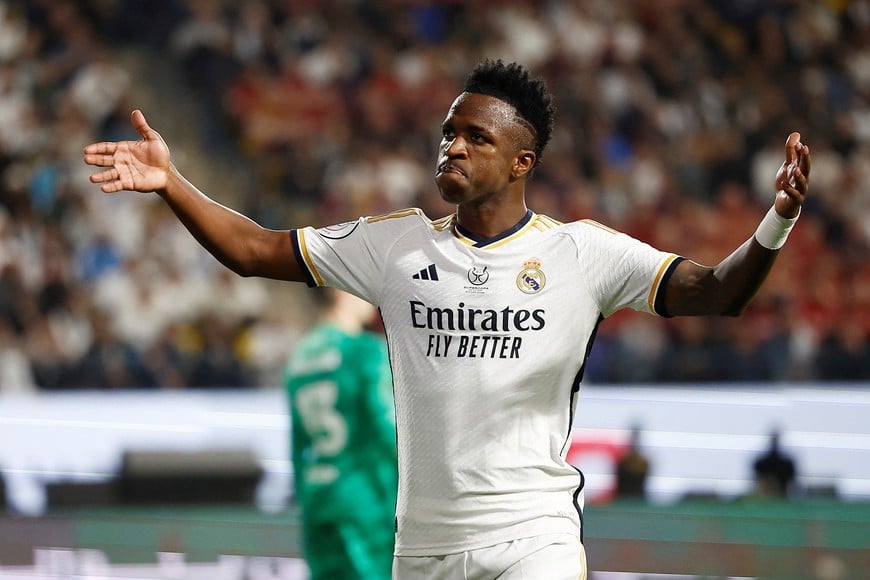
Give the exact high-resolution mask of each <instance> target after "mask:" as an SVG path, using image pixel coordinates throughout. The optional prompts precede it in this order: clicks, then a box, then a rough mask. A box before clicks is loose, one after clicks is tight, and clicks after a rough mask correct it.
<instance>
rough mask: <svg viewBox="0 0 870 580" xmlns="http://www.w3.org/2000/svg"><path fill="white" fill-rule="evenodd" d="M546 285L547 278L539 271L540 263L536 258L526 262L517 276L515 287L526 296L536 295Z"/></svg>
mask: <svg viewBox="0 0 870 580" xmlns="http://www.w3.org/2000/svg"><path fill="white" fill-rule="evenodd" d="M546 283H547V277H546V276H544V272H543V271H542V270H541V261H540V260H538V259H537V258H530V259H528V260H526V261H525V262H524V263H523V269H522V270H520V273H519V275H518V276H517V287H518V288H519V289H520V290H522V291H523V292H525V293H526V294H537V293H538V292H540V291H541V290H542V289H543V288H544V284H546Z"/></svg>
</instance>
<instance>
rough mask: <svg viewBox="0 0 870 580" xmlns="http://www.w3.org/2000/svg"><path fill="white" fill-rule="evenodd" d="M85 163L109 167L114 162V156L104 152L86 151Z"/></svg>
mask: <svg viewBox="0 0 870 580" xmlns="http://www.w3.org/2000/svg"><path fill="white" fill-rule="evenodd" d="M85 163H87V164H88V165H96V166H97V167H111V166H112V165H114V164H115V157H114V156H113V155H106V154H97V153H86V154H85Z"/></svg>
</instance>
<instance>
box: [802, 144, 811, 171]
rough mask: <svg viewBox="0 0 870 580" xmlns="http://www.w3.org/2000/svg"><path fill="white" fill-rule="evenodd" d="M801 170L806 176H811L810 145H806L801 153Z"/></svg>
mask: <svg viewBox="0 0 870 580" xmlns="http://www.w3.org/2000/svg"><path fill="white" fill-rule="evenodd" d="M800 170H801V173H803V174H804V177H805V178H809V176H810V148H809V146H808V145H804V147H803V151H802V153H801V157H800Z"/></svg>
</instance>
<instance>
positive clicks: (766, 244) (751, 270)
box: [665, 133, 810, 316]
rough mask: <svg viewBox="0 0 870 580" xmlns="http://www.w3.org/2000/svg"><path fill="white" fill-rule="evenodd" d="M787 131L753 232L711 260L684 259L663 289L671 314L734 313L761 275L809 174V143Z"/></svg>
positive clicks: (755, 288) (775, 252)
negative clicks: (766, 206) (765, 208)
mask: <svg viewBox="0 0 870 580" xmlns="http://www.w3.org/2000/svg"><path fill="white" fill-rule="evenodd" d="M800 138H801V136H800V134H799V133H792V134H791V135H789V136H788V139H787V140H786V142H785V160H784V161H783V163H782V165H781V166H780V168H779V170H778V171H777V173H776V178H775V180H774V186H775V188H776V198H775V200H774V204H773V207H772V208H771V209H770V211H769V212H768V213H767V215H766V216H765V217H764V219H763V220H762V221H761V224H759V226H758V229H757V230H756V231H755V234H754V235H753V236H752V237H751V238H750V239H748V240H746V242H744V243H743V244H742V245H741V246H740V247H739V248H737V249H736V250H734V251H733V252H732V253H731V254H730V255H729V256H728V257H727V258H725V259H724V260H722V261H721V262H719V264H717V265H716V266H713V267H709V266H702V265H700V264H697V263H695V262H692V261H691V260H684V261H683V262H681V263H680V264H679V266H677V269H676V270H675V271H674V274H673V276H671V279H670V280H669V281H668V285H667V288H666V290H665V306H666V308H667V311H668V313H669V314H671V315H674V316H681V315H682V316H697V315H706V314H718V315H723V316H737V315H739V314H740V313H741V312H743V310H744V309H745V308H746V306H747V305H748V304H749V302H750V301H751V300H752V298H753V296H755V293H756V292H757V291H758V289H759V288H760V287H761V284H762V282H764V280H765V278H766V277H767V274H768V272H770V268H771V267H772V266H773V263H774V262H775V261H776V257H777V256H778V255H779V250H780V248H781V247H782V245H783V244H784V243H785V239H786V237H787V236H788V233H789V231H790V230H791V227H792V226H793V225H794V222H795V220H797V217H798V215H799V214H800V209H801V205H802V204H803V202H804V199H805V197H806V195H807V189H808V187H809V176H810V149H809V147H807V146H806V145H804V144H803V143H801V140H800Z"/></svg>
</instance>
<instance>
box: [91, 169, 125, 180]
mask: <svg viewBox="0 0 870 580" xmlns="http://www.w3.org/2000/svg"><path fill="white" fill-rule="evenodd" d="M118 176H119V174H118V170H117V169H114V168H112V169H106V170H105V171H99V172H97V173H94V174H92V175H91V183H106V182H110V181H115V180H117V179H118Z"/></svg>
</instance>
